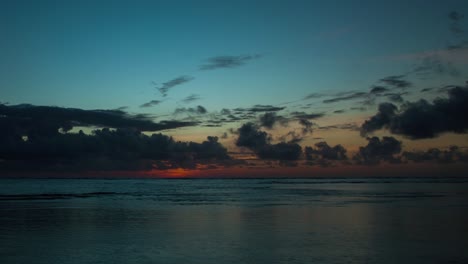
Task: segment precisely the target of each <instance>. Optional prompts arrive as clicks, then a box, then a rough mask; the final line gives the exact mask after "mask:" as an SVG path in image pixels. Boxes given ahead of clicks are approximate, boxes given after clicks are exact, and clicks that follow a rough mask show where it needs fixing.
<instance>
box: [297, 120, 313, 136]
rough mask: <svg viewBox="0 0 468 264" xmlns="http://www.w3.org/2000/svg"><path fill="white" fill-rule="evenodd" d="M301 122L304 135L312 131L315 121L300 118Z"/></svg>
mask: <svg viewBox="0 0 468 264" xmlns="http://www.w3.org/2000/svg"><path fill="white" fill-rule="evenodd" d="M299 124H300V125H301V126H302V135H305V134H307V133H312V131H313V126H314V123H312V122H310V121H309V120H307V119H299Z"/></svg>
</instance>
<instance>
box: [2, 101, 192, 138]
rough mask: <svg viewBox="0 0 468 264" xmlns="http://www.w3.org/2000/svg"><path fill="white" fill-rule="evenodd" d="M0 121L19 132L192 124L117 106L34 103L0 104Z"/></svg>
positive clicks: (150, 128) (155, 128)
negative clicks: (155, 118) (95, 107)
mask: <svg viewBox="0 0 468 264" xmlns="http://www.w3.org/2000/svg"><path fill="white" fill-rule="evenodd" d="M0 116H1V117H2V118H0V125H1V127H4V128H9V129H14V130H18V131H22V133H25V134H28V133H38V134H51V135H53V134H56V133H58V132H59V129H61V130H62V131H69V130H71V129H72V128H73V127H76V126H84V127H111V128H134V129H137V130H140V131H160V130H165V129H172V128H178V127H185V126H193V125H196V123H194V122H182V121H175V120H167V121H161V122H158V123H155V122H154V121H153V120H152V118H151V117H150V116H147V115H144V114H139V115H130V114H128V113H126V112H124V111H120V110H83V109H77V108H62V107H52V106H34V105H27V104H22V105H12V106H6V105H0Z"/></svg>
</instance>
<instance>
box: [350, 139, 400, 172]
mask: <svg viewBox="0 0 468 264" xmlns="http://www.w3.org/2000/svg"><path fill="white" fill-rule="evenodd" d="M367 141H368V143H367V145H366V146H365V147H359V152H358V153H356V155H355V156H354V157H353V159H354V160H355V161H356V162H358V163H359V164H365V165H376V164H379V163H380V162H381V161H387V162H391V163H396V162H399V159H398V157H396V154H398V153H400V152H401V141H398V140H397V139H395V138H394V137H383V138H382V140H380V139H379V138H378V137H371V138H369V137H368V138H367Z"/></svg>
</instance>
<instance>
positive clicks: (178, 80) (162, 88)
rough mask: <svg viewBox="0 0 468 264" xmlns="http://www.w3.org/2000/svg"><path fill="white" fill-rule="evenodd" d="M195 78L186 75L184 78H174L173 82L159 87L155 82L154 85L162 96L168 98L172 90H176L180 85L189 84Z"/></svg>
mask: <svg viewBox="0 0 468 264" xmlns="http://www.w3.org/2000/svg"><path fill="white" fill-rule="evenodd" d="M193 79H194V77H192V76H186V75H183V76H179V77H177V78H174V79H172V80H169V81H167V82H164V83H162V85H159V84H157V83H155V82H153V84H154V85H155V86H156V87H155V88H156V89H158V91H159V92H160V93H161V94H162V96H164V97H166V96H167V92H168V91H169V90H170V89H171V88H174V87H176V86H178V85H181V84H184V83H187V82H189V81H191V80H193Z"/></svg>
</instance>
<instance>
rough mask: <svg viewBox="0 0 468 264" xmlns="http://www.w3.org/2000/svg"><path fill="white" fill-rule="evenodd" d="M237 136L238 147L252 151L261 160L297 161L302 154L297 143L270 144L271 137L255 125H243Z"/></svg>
mask: <svg viewBox="0 0 468 264" xmlns="http://www.w3.org/2000/svg"><path fill="white" fill-rule="evenodd" d="M236 134H237V135H238V138H237V140H236V146H238V147H246V148H248V149H250V150H252V151H253V152H254V153H255V154H256V155H257V156H258V157H259V158H261V159H277V160H297V159H299V157H300V156H301V153H302V148H301V146H299V145H298V144H297V143H285V142H281V143H278V144H270V141H271V137H270V136H269V135H268V134H267V133H266V132H264V131H260V130H259V129H258V128H257V126H256V125H255V124H253V123H246V124H244V125H242V126H241V127H240V128H239V129H238V130H237V132H236Z"/></svg>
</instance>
